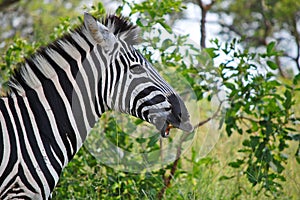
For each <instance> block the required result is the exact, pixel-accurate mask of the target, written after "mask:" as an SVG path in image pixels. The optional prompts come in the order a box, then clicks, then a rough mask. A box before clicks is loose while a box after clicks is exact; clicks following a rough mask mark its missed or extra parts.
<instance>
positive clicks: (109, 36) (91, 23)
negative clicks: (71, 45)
mask: <svg viewBox="0 0 300 200" xmlns="http://www.w3.org/2000/svg"><path fill="white" fill-rule="evenodd" d="M84 26H85V27H86V29H87V30H88V32H89V34H90V35H91V36H92V38H93V39H94V40H95V41H96V42H97V43H99V44H105V43H111V42H114V41H115V40H114V38H113V33H110V32H109V30H108V28H107V27H106V26H104V25H103V24H101V23H100V22H98V21H97V20H96V19H95V18H94V17H93V16H92V15H90V14H88V13H84Z"/></svg>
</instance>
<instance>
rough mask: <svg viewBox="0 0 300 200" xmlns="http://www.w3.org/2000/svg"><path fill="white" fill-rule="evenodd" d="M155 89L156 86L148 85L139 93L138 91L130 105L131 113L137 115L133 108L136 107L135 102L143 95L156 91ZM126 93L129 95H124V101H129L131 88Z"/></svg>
mask: <svg viewBox="0 0 300 200" xmlns="http://www.w3.org/2000/svg"><path fill="white" fill-rule="evenodd" d="M156 90H158V89H157V88H156V87H154V86H149V87H146V88H144V89H143V90H142V91H141V92H140V93H138V94H137V95H136V96H135V97H134V101H133V104H132V107H131V114H132V115H134V116H137V113H136V112H135V109H136V104H137V102H138V100H139V99H142V98H144V97H145V96H148V95H149V94H150V93H151V92H153V91H156ZM129 92H130V93H129ZM128 94H130V95H127V96H126V100H125V101H126V102H127V101H128V102H130V96H131V95H132V90H131V91H128Z"/></svg>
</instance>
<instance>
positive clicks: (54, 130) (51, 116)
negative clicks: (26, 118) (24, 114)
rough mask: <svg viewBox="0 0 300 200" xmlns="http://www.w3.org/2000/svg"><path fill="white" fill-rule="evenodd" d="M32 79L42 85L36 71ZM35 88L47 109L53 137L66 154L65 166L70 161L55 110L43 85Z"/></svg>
mask: <svg viewBox="0 0 300 200" xmlns="http://www.w3.org/2000/svg"><path fill="white" fill-rule="evenodd" d="M31 79H33V80H35V81H36V82H37V83H38V85H41V83H40V81H39V79H38V78H37V77H36V76H35V74H34V73H32V74H31ZM33 89H34V90H35V91H36V93H37V95H38V98H39V100H40V102H41V104H42V105H43V107H44V109H45V111H46V114H47V117H48V119H49V121H50V126H51V130H52V133H53V137H54V138H56V142H57V143H58V145H59V146H60V148H61V150H62V153H63V155H64V158H65V162H64V166H65V165H66V164H67V163H68V156H67V155H68V154H67V150H66V147H65V145H64V143H63V141H62V139H61V137H60V134H59V131H58V127H57V124H56V120H55V117H54V114H53V111H52V109H51V107H50V105H49V103H48V101H47V98H46V96H45V93H44V90H43V87H37V88H33ZM50 100H51V99H50ZM37 120H39V119H37Z"/></svg>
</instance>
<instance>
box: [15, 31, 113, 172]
mask: <svg viewBox="0 0 300 200" xmlns="http://www.w3.org/2000/svg"><path fill="white" fill-rule="evenodd" d="M107 63H108V61H107V58H106V56H105V55H104V53H102V49H101V47H100V46H99V45H98V46H94V45H92V43H91V42H90V41H89V39H87V38H86V37H85V36H84V34H83V33H82V32H81V31H78V30H77V31H75V32H73V33H71V34H70V35H68V36H66V37H64V38H63V39H61V40H58V41H56V42H55V43H53V44H51V45H50V46H48V47H47V48H45V49H43V50H41V51H40V52H38V53H36V54H35V55H33V56H32V57H31V58H30V59H28V60H26V62H25V64H24V66H23V67H21V68H20V71H19V72H18V73H17V74H16V75H15V76H14V78H13V79H12V81H11V89H12V91H13V92H12V93H11V96H12V97H14V96H15V94H17V95H20V96H23V97H24V98H25V99H26V101H28V102H29V105H30V107H31V110H33V112H36V113H35V114H34V116H35V117H36V121H39V120H40V121H41V123H40V124H37V125H38V126H40V127H39V128H40V134H41V135H42V136H45V137H53V138H54V139H55V138H62V143H63V146H65V149H66V152H65V153H63V154H64V155H67V159H63V160H64V162H63V165H64V166H65V165H66V164H67V162H68V161H69V160H70V159H71V158H72V157H73V156H74V155H75V153H76V152H77V151H78V150H79V148H80V147H81V146H82V144H83V142H84V140H85V138H86V137H87V135H88V133H89V132H90V130H91V128H92V127H94V124H95V122H96V121H97V120H98V119H99V117H100V116H101V114H102V113H103V112H105V111H106V110H107V109H108V108H107V106H106V103H104V102H105V100H104V99H103V98H102V97H103V95H106V92H105V91H104V90H103V87H102V82H103V81H105V80H103V77H105V71H106V70H105V68H104V67H105V66H106V65H107ZM43 120H44V122H43ZM42 122H43V123H42ZM45 124H46V125H47V127H48V128H47V129H46V127H44V128H43V127H42V126H45ZM48 129H49V130H50V131H49V130H48ZM64 157H65V156H64Z"/></svg>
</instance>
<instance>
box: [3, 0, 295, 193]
mask: <svg viewBox="0 0 300 200" xmlns="http://www.w3.org/2000/svg"><path fill="white" fill-rule="evenodd" d="M124 6H128V7H129V8H130V11H131V12H130V15H129V16H130V17H132V16H135V17H136V24H137V25H138V26H140V27H141V29H142V31H143V32H144V35H143V38H144V41H143V43H142V45H141V46H140V50H141V51H142V53H143V55H145V56H146V58H147V59H148V60H149V61H150V62H151V63H152V64H153V65H155V67H156V68H158V69H159V70H160V71H161V72H164V73H165V74H167V76H165V78H166V79H167V81H168V82H172V81H173V80H174V74H180V75H182V76H183V77H184V78H185V79H186V81H187V82H188V83H189V85H190V86H191V87H192V89H193V92H194V93H195V95H196V101H204V100H207V101H208V102H213V101H217V102H218V103H219V104H221V105H222V107H221V108H222V109H221V111H220V112H218V110H217V112H216V113H217V115H216V116H218V120H219V121H220V131H223V130H224V131H225V132H226V133H227V135H228V138H227V139H228V141H230V142H231V143H230V144H229V145H228V146H227V144H228V143H229V142H228V143H226V142H224V141H226V140H225V139H224V138H225V137H224V136H223V138H221V140H220V142H219V144H218V145H219V146H220V145H224V146H225V147H223V149H224V150H221V151H226V153H224V152H222V153H223V154H221V153H220V152H213V153H211V154H210V155H208V156H207V157H204V158H201V159H199V157H198V156H197V152H196V151H195V150H194V148H192V150H191V151H190V152H189V153H188V154H187V155H184V156H182V157H181V159H180V160H179V162H178V165H177V168H176V170H175V174H174V176H173V177H172V178H173V179H172V181H173V183H172V184H171V185H167V188H168V189H167V190H166V192H165V199H229V198H230V199H234V198H245V199H246V198H247V199H248V198H252V199H258V198H266V199H268V198H269V196H272V197H273V198H277V197H278V198H283V197H284V196H285V194H286V193H284V192H288V191H287V190H288V189H286V188H285V187H283V184H287V185H288V184H291V183H287V182H286V183H285V180H286V179H288V177H287V176H286V174H285V173H286V169H287V166H288V165H289V164H290V163H291V162H293V160H296V161H297V162H298V163H299V162H300V157H299V156H300V139H299V138H300V136H299V131H300V130H299V127H297V123H299V118H298V117H297V116H298V115H299V113H297V111H296V108H298V109H299V106H298V105H296V103H297V102H296V101H297V100H298V101H299V99H297V96H296V95H297V93H299V83H300V75H297V76H295V78H294V79H293V80H292V81H288V80H285V79H279V78H278V77H277V76H276V73H275V72H276V70H277V69H278V66H277V64H276V63H275V62H274V57H280V56H282V52H278V51H276V48H277V46H276V43H275V42H271V43H268V45H267V46H266V49H265V52H261V53H258V52H256V51H255V52H253V51H251V50H250V49H252V48H250V47H249V48H247V46H246V47H245V46H243V48H242V47H241V45H240V41H238V40H236V39H234V40H233V41H232V42H231V43H225V44H221V43H220V42H219V41H218V40H213V41H212V47H210V48H206V49H204V50H203V51H202V52H201V53H199V52H200V49H199V48H197V47H196V46H194V45H193V44H190V43H189V41H188V36H182V35H176V34H175V33H174V32H173V31H172V28H171V27H170V26H169V25H168V24H166V23H165V18H166V17H167V16H168V15H169V14H172V13H174V12H181V11H182V10H183V9H185V6H184V5H183V4H182V1H171V0H166V1H154V0H153V1H152V0H150V1H145V2H141V3H135V2H133V3H128V2H127V1H123V4H122V5H121V6H120V7H119V8H118V9H117V12H118V13H122V9H123V8H124ZM86 9H87V10H89V11H90V12H91V13H93V15H94V16H97V17H101V16H103V15H104V14H105V9H104V7H103V5H102V4H101V3H98V4H96V5H95V6H92V8H91V9H90V8H86ZM247 12H248V11H247ZM79 21H82V18H81V17H78V18H76V19H75V20H74V16H73V17H66V18H61V24H60V25H58V26H56V28H55V29H54V32H53V33H52V34H50V38H45V36H44V35H45V34H37V36H38V38H39V40H38V41H39V43H33V44H29V43H28V42H26V40H23V39H19V38H16V39H15V40H14V42H13V44H12V45H11V46H10V47H9V48H8V50H7V51H6V53H5V54H4V56H3V57H2V58H3V59H2V60H1V62H0V66H1V83H2V85H3V86H5V85H6V83H7V80H8V77H9V76H10V75H11V74H12V73H13V72H12V71H13V68H14V67H15V66H17V63H19V62H22V60H23V58H24V57H27V56H28V55H30V54H32V52H34V51H35V50H36V48H37V47H38V46H40V45H42V44H43V45H44V44H45V43H46V41H48V40H54V39H56V38H58V37H60V36H61V35H63V34H64V33H66V32H68V31H69V30H70V28H72V27H74V26H76V25H77V24H78V22H79ZM42 24H44V23H42ZM158 25H159V26H158ZM37 31H39V32H40V33H41V32H42V30H40V29H39V30H37ZM150 32H154V34H152V35H150V34H149V33H150ZM147 33H148V34H147ZM155 54H158V55H159V56H156V57H155V56H154V55H155ZM220 60H221V61H220ZM216 63H220V64H218V65H217V64H216ZM180 87H181V85H180V84H177V85H176V88H177V89H178V90H179V91H182V88H180ZM124 118H125V119H126V120H127V118H126V117H124ZM128 120H132V119H128ZM116 124H117V120H116V119H115V118H114V117H112V115H110V113H107V114H105V115H103V116H102V118H101V120H100V123H99V124H98V125H97V127H96V128H95V129H94V131H93V132H92V133H91V137H92V138H91V140H92V141H94V142H96V141H97V134H99V132H100V133H102V134H104V135H105V137H106V138H108V140H109V141H110V142H112V143H113V144H114V145H116V146H118V147H121V148H122V149H126V150H128V151H134V150H140V149H137V148H136V145H137V144H139V145H142V146H143V145H144V146H146V147H147V148H146V150H147V151H148V152H152V151H154V150H157V149H159V148H160V147H161V146H160V144H159V142H160V141H159V138H158V137H152V138H150V139H145V140H143V139H141V138H132V137H130V132H131V130H130V129H126V130H125V129H123V128H122V127H120V126H117V125H116ZM133 124H134V125H135V126H134V127H132V128H135V127H136V126H139V125H141V121H140V120H136V119H133ZM99 127H102V128H101V129H100V128H99ZM103 127H104V128H103ZM222 127H224V128H223V129H222ZM235 133H238V134H235ZM169 140H172V138H170V139H169ZM190 140H191V138H190ZM240 140H242V141H241V142H240ZM223 142H224V144H223ZM295 145H298V147H297V149H296V154H295V157H292V154H291V153H288V151H289V149H290V148H292V147H293V146H295ZM101 147H103V146H101ZM216 148H218V147H216ZM142 150H145V149H142ZM293 153H295V152H293ZM220 155H222V156H220ZM155 158H157V157H155ZM294 158H295V159H294ZM222 163H228V165H229V166H230V168H228V167H226V166H224V165H222ZM295 166H296V167H295ZM172 167H174V164H173V163H172V164H169V165H168V166H165V167H164V168H162V169H159V170H154V171H152V172H146V171H142V173H138V174H135V173H129V172H122V171H116V170H114V169H113V168H112V167H110V166H106V165H103V164H100V163H99V162H98V160H97V159H96V158H95V157H93V156H92V155H91V154H90V151H89V150H88V149H87V148H86V147H85V146H84V147H83V148H81V149H80V150H79V152H78V153H77V154H76V156H75V157H74V159H73V160H72V161H71V162H70V163H69V165H68V166H67V167H66V169H65V170H64V171H63V174H62V176H61V179H60V182H59V183H58V185H57V187H56V189H55V191H54V193H53V199H86V198H89V199H141V198H147V199H157V195H158V193H159V191H160V190H161V188H163V187H164V186H165V177H166V176H167V175H169V174H170V172H171V170H172ZM293 167H294V168H296V169H298V168H299V167H298V165H293ZM293 167H291V168H293ZM289 169H290V168H289ZM298 175H299V173H298ZM295 179H296V178H295ZM229 181H230V184H227V183H229ZM229 185H231V187H230V186H229ZM288 186H290V185H288ZM287 188H289V187H287ZM262 193H263V194H262ZM264 195H266V197H264ZM289 195H290V196H289ZM287 196H288V197H287V199H288V198H290V197H292V196H293V197H294V198H295V195H294V194H288V195H287Z"/></svg>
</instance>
